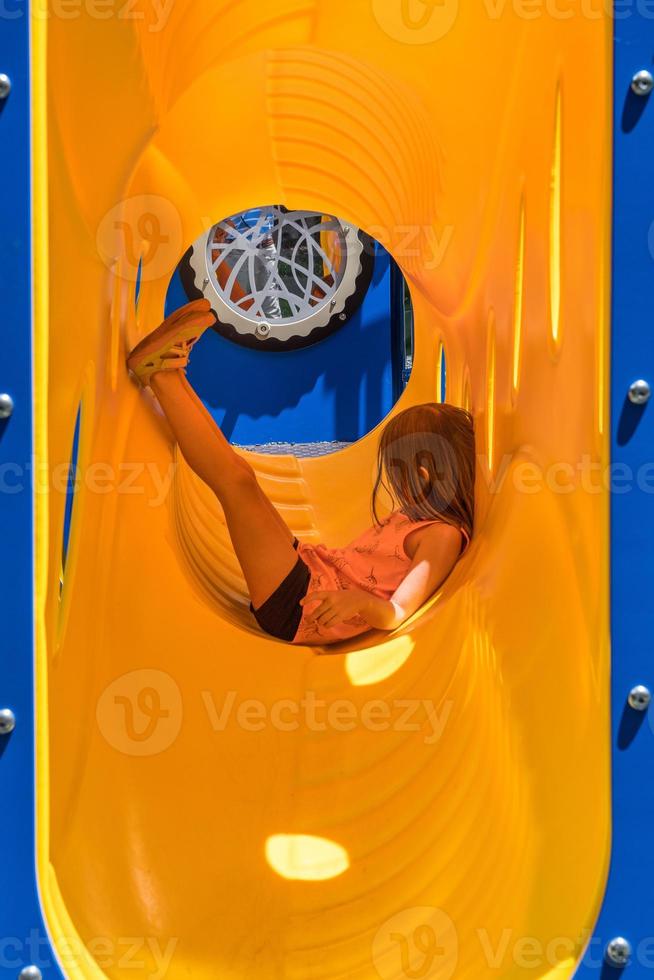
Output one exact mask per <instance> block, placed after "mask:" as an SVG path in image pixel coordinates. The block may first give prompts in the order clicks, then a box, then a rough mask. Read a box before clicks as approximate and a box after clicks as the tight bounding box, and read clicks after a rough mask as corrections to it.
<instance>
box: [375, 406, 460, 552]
mask: <svg viewBox="0 0 654 980" xmlns="http://www.w3.org/2000/svg"><path fill="white" fill-rule="evenodd" d="M421 470H422V472H421ZM380 489H384V490H385V491H386V493H387V494H388V495H389V497H390V498H391V501H392V503H393V505H394V506H395V507H396V508H397V509H399V510H401V511H402V512H403V513H404V514H406V515H407V517H409V518H411V520H414V521H424V520H434V519H436V520H441V521H444V522H445V523H446V524H452V525H453V526H454V527H459V528H462V529H463V530H465V531H466V533H467V534H468V536H469V537H472V529H473V523H474V495H475V433H474V425H473V421H472V416H471V414H470V412H466V411H465V410H464V409H462V408H456V407H455V406H454V405H445V404H439V403H436V402H426V403H425V404H424V405H413V406H412V407H411V408H407V409H405V410H404V411H403V412H399V414H398V415H395V416H394V417H393V418H392V419H391V420H390V422H388V423H387V425H386V427H385V428H384V431H383V432H382V434H381V438H380V440H379V449H378V451H377V478H376V480H375V486H374V489H373V492H372V513H373V517H374V520H375V523H376V524H379V523H381V522H380V519H379V515H378V510H377V501H378V495H379V491H380Z"/></svg>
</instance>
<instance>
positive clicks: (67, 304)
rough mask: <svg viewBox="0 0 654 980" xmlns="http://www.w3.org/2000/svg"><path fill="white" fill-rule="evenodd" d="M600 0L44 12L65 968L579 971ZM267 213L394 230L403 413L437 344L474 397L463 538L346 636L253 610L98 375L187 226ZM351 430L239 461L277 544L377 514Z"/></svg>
mask: <svg viewBox="0 0 654 980" xmlns="http://www.w3.org/2000/svg"><path fill="white" fill-rule="evenodd" d="M603 10H604V5H601V4H598V5H597V10H596V11H595V12H592V11H590V12H589V11H588V10H587V9H584V10H581V8H579V9H577V5H576V4H575V3H571V4H570V5H569V10H568V9H567V8H566V9H563V8H561V9H559V7H556V8H555V7H553V6H551V5H549V4H548V3H547V2H545V0H543V3H542V4H539V2H537V0H531V2H529V3H526V2H524V3H523V2H521V0H505V2H504V0H466V2H465V3H463V2H461V3H460V4H457V2H456V0H442V2H440V3H436V2H432V0H429V2H428V0H330V2H325V0H323V2H318V0H273V2H271V3H263V2H261V0H129V2H128V0H102V2H100V0H75V2H73V0H70V2H67V3H66V4H63V3H62V2H59V0H52V6H51V7H50V9H49V10H48V11H45V10H44V9H41V10H39V9H37V10H36V11H35V12H34V15H33V16H34V21H33V70H34V160H35V163H34V167H35V170H34V221H35V235H36V255H35V300H36V327H35V329H36V337H35V343H36V362H35V371H36V391H37V402H36V407H35V408H36V431H35V435H36V447H37V462H38V472H39V479H40V489H41V490H42V491H44V490H45V489H46V487H47V488H49V492H48V493H46V492H40V493H38V494H37V498H38V504H37V506H38V510H37V543H36V544H37V552H36V554H37V594H36V614H37V631H38V665H37V666H38V672H37V673H38V677H37V680H38V697H39V709H40V712H39V718H40V727H39V739H38V773H39V788H38V797H39V807H38V832H39V854H38V866H39V877H40V886H41V894H42V900H43V904H44V908H45V911H46V915H47V919H48V922H49V928H50V930H51V933H52V936H53V939H54V941H55V943H56V945H57V948H58V951H59V956H60V959H61V963H62V967H63V970H64V972H65V974H66V975H67V976H69V977H73V978H77V977H100V976H105V975H106V976H109V977H120V978H123V977H135V976H139V977H157V978H159V977H164V976H165V977H168V978H170V980H181V978H188V977H193V978H195V977H207V978H209V977H211V978H219V980H237V978H238V980H244V978H247V980H273V978H274V980H278V978H288V980H346V978H347V980H372V978H376V977H381V978H382V980H403V978H416V977H417V978H425V977H426V978H438V980H446V978H449V977H455V978H457V980H484V978H490V977H501V978H510V980H514V978H515V980H517V978H519V977H520V978H523V977H530V978H533V977H539V978H540V977H556V978H562V977H569V976H571V975H572V973H573V972H574V967H575V963H576V962H577V961H578V959H579V957H580V955H581V953H582V950H583V947H584V944H585V943H586V941H587V939H588V936H589V934H590V931H591V930H592V928H593V923H594V920H595V917H596V914H597V912H598V908H599V904H600V902H601V897H602V892H603V887H604V881H605V876H606V870H607V861H608V849H609V836H610V825H609V824H610V812H609V739H608V725H607V719H608V668H609V660H608V607H607V564H608V562H607V554H608V551H607V549H608V541H607V526H608V509H607V492H606V488H605V487H604V485H603V483H602V473H601V470H602V466H603V465H604V464H605V463H606V460H607V429H606V425H607V376H608V363H607V319H608V266H609V205H610V201H609V190H610V146H611V132H610V126H611V122H610V105H611V99H610V91H609V89H610V71H611V64H610V25H609V18H608V15H607V14H605V13H603V12H602V11H603ZM567 13H572V14H573V16H569V17H568V16H567ZM591 14H592V15H591ZM270 201H275V202H280V203H283V204H284V205H286V206H287V207H288V208H291V209H295V208H302V209H310V210H314V211H318V212H324V213H328V214H335V215H337V216H338V217H339V218H342V219H345V220H347V221H350V222H352V223H353V224H355V225H357V226H360V227H361V228H363V229H365V230H366V231H367V232H369V233H370V234H372V235H374V236H375V237H376V238H377V239H378V240H380V241H381V242H382V243H383V244H384V245H386V247H387V248H388V249H389V250H390V251H391V253H392V254H393V255H394V256H395V258H396V259H397V261H398V262H399V264H400V266H401V268H402V270H403V272H404V274H405V276H406V279H407V281H408V283H409V286H410V290H411V296H412V300H413V305H414V311H415V331H416V341H415V343H416V357H415V367H414V370H413V374H412V377H411V381H410V383H409V385H408V387H407V389H406V391H405V392H404V394H403V396H402V398H401V399H400V401H399V403H398V408H403V407H405V406H407V405H410V404H413V403H416V402H421V401H432V400H434V399H435V398H437V397H438V394H439V393H438V380H437V379H438V377H439V375H440V361H441V358H442V357H445V358H446V362H447V397H448V400H449V401H451V402H454V403H455V404H460V405H467V406H469V407H471V408H472V410H473V412H474V415H475V419H476V426H477V437H478V451H479V466H478V469H479V484H478V501H479V505H478V514H477V532H476V536H475V538H474V541H473V545H472V547H471V548H470V550H469V552H468V553H467V554H466V556H465V557H464V559H463V560H462V561H461V562H460V564H459V565H458V566H457V568H456V570H455V572H454V574H453V575H452V576H451V578H450V580H449V581H448V582H447V584H446V585H445V587H444V588H443V589H442V591H441V592H440V594H438V595H437V596H436V597H435V598H434V599H433V600H432V601H431V602H430V603H429V604H428V607H427V608H426V609H423V610H422V611H421V612H420V613H418V614H417V615H416V616H415V617H414V619H413V621H411V622H410V623H408V624H407V625H406V626H405V627H403V628H402V629H400V630H399V631H398V632H397V633H396V634H394V635H390V636H389V635H369V636H367V637H363V638H362V639H361V640H360V642H359V643H358V644H357V645H356V646H352V647H349V648H346V649H331V650H325V651H323V650H320V649H315V648H313V649H311V648H302V647H300V648H293V647H290V646H288V645H285V644H283V643H279V642H276V641H274V640H272V639H271V638H268V637H266V636H264V635H262V634H261V633H260V632H259V631H258V630H257V629H256V628H255V626H254V624H253V621H252V620H251V618H250V616H249V614H248V612H247V607H246V604H245V603H246V600H245V592H244V587H243V581H242V578H241V576H240V574H239V570H238V566H237V564H236V562H235V560H234V556H233V553H232V551H231V549H230V546H229V540H228V537H227V535H226V533H225V528H224V524H223V521H222V516H221V513H220V510H219V507H218V506H217V504H216V503H215V502H214V500H213V499H212V497H211V495H210V494H209V493H208V491H207V490H206V488H205V487H203V486H202V485H200V484H199V483H198V481H197V479H196V478H195V477H194V476H193V475H192V474H191V473H189V471H188V470H187V469H186V468H185V466H184V464H183V461H181V460H177V463H178V465H177V466H176V467H175V465H174V464H175V462H176V460H175V448H174V446H173V444H172V442H171V438H170V435H169V432H168V430H167V428H166V425H165V423H164V421H163V418H162V417H161V415H160V414H159V413H158V412H157V409H156V406H154V404H153V402H152V401H151V400H150V399H149V396H148V395H147V394H145V393H143V392H141V391H139V390H138V389H137V388H136V386H135V385H134V383H133V382H132V381H131V380H130V379H129V378H128V376H127V374H126V371H125V368H124V357H125V351H126V349H128V348H129V347H130V346H131V345H132V344H134V343H135V342H136V341H137V340H138V339H139V338H140V337H142V336H143V335H144V334H145V333H146V332H147V331H148V330H150V329H151V328H152V327H153V326H155V325H156V324H157V322H158V321H159V320H160V319H161V317H162V314H163V304H164V297H165V294H166V289H167V286H168V282H169V279H170V276H171V274H172V272H173V270H174V268H175V265H176V263H177V262H178V261H179V259H180V258H181V256H182V254H183V253H184V251H185V250H186V248H187V247H188V246H189V244H190V243H191V242H193V241H194V240H195V239H196V238H197V237H198V235H200V234H201V233H202V232H203V231H206V230H208V228H209V227H211V225H212V224H213V223H214V222H215V221H218V220H220V219H222V218H223V217H225V216H226V215H230V214H234V213H236V212H238V211H242V210H244V209H247V208H250V207H254V206H258V205H263V204H267V203H269V202H270ZM139 262H140V263H141V283H140V295H139V301H138V307H137V308H136V307H135V289H136V279H137V268H138V266H139ZM198 356H199V354H198ZM247 383H248V379H247V378H244V379H243V384H244V385H247ZM78 410H79V411H80V412H81V430H80V432H81V434H80V447H79V464H80V471H79V479H78V486H77V490H76V493H75V495H74V504H73V516H72V532H71V538H70V543H69V547H68V551H67V556H66V561H65V567H64V568H63V571H62V540H63V526H64V512H65V505H66V494H65V493H64V492H62V490H63V486H62V485H65V474H66V471H67V467H68V464H69V462H70V459H71V452H72V450H71V447H72V443H73V433H74V429H75V423H76V418H77V413H78ZM377 437H378V431H373V432H371V433H370V434H369V435H368V436H366V437H365V438H363V439H361V440H360V441H359V442H358V443H356V444H355V445H353V446H352V447H351V448H348V449H346V450H344V451H342V452H339V453H337V454H335V455H332V456H328V457H323V458H315V459H303V460H296V459H294V458H291V457H282V456H279V457H264V456H254V457H253V460H254V464H255V466H256V468H257V470H258V472H259V474H260V478H261V482H262V484H263V486H264V487H265V488H266V490H267V491H268V492H269V493H270V495H271V497H272V499H273V500H274V502H275V504H276V505H277V506H278V507H279V509H280V511H281V512H282V514H283V515H284V517H285V519H286V520H287V521H288V523H289V525H290V526H291V527H292V529H293V530H294V531H295V532H296V533H297V534H298V536H300V537H302V538H304V539H307V540H324V541H325V542H326V543H328V544H339V543H343V542H345V541H347V540H349V539H350V538H351V537H353V536H354V535H355V534H357V533H358V532H360V531H361V530H362V529H363V528H364V527H365V526H366V525H367V523H368V521H369V492H370V487H371V475H372V468H373V461H374V452H375V447H376V441H377Z"/></svg>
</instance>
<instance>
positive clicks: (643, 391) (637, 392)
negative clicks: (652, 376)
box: [629, 378, 652, 405]
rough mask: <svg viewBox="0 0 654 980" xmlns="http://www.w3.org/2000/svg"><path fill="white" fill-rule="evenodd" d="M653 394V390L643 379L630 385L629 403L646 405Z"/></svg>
mask: <svg viewBox="0 0 654 980" xmlns="http://www.w3.org/2000/svg"><path fill="white" fill-rule="evenodd" d="M651 394H652V389H651V388H650V386H649V385H648V383H647V381H643V379H642V378H639V380H638V381H634V382H633V383H632V384H630V385H629V401H630V402H633V404H634V405H644V404H645V402H646V401H648V399H649V396H650V395H651Z"/></svg>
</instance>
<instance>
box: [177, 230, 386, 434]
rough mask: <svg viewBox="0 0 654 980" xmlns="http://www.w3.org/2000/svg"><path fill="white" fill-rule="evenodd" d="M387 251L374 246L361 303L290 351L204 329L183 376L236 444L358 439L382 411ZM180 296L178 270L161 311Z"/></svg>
mask: <svg viewBox="0 0 654 980" xmlns="http://www.w3.org/2000/svg"><path fill="white" fill-rule="evenodd" d="M390 265H391V263H390V258H389V256H388V253H387V252H386V251H385V250H384V249H383V248H382V247H381V246H380V245H377V247H376V255H375V272H374V276H373V281H372V283H371V286H370V288H369V290H368V292H367V294H366V297H365V299H364V301H363V304H362V305H361V307H360V308H359V310H358V311H357V312H356V313H355V315H354V316H353V317H352V318H351V319H350V320H349V321H348V322H347V323H346V324H345V325H344V326H343V327H342V328H341V329H340V330H338V331H337V332H336V333H334V334H332V335H331V336H329V337H327V338H326V339H325V340H323V341H320V342H319V343H317V344H314V345H313V346H312V347H306V348H304V349H302V350H293V351H288V352H286V351H257V350H252V349H250V348H246V347H240V346H238V345H237V344H234V343H232V342H231V341H229V340H225V339H224V338H223V337H221V336H219V335H218V334H217V333H216V332H215V331H213V330H209V331H207V333H206V334H205V335H204V336H203V338H202V340H201V341H200V342H199V344H198V346H197V347H196V349H195V351H194V355H193V357H192V359H191V364H190V366H189V372H188V377H189V381H190V382H191V383H192V384H193V386H194V387H195V388H196V390H197V391H198V393H199V395H200V396H201V397H202V399H203V401H204V402H205V404H206V405H207V407H208V408H209V410H210V411H211V412H212V414H213V415H214V417H215V419H216V421H217V422H218V423H219V425H220V426H221V428H222V430H223V432H224V433H225V435H226V436H227V437H228V438H229V439H231V440H232V441H233V442H235V443H239V444H241V445H247V444H252V443H265V442H314V441H323V440H324V441H330V442H331V441H340V440H342V441H345V442H350V441H354V440H356V439H359V438H360V437H361V436H363V435H365V433H366V432H368V431H369V430H370V429H371V428H373V427H374V426H375V425H376V424H377V423H378V422H379V421H380V420H381V419H383V418H384V416H385V415H387V414H388V412H389V411H390V409H391V408H392V406H393V403H394V401H395V399H394V396H393V352H392V342H391V313H390V302H391V286H390V281H391V274H390ZM185 302H187V298H186V294H185V293H184V289H183V286H182V284H181V281H180V280H179V277H178V276H177V275H176V276H175V277H174V279H173V281H172V283H171V286H170V289H169V291H168V295H167V298H166V313H169V312H170V311H171V310H173V309H175V308H176V307H178V306H181V305H182V304H183V303H185Z"/></svg>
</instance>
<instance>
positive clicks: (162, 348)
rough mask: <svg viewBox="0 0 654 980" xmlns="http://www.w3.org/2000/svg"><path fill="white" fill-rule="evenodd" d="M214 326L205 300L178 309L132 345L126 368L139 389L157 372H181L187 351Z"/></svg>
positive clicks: (186, 357)
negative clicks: (136, 380) (136, 381)
mask: <svg viewBox="0 0 654 980" xmlns="http://www.w3.org/2000/svg"><path fill="white" fill-rule="evenodd" d="M215 322H216V318H215V316H214V314H213V313H212V312H211V303H210V302H209V300H208V299H196V300H194V301H193V302H192V303H187V304H186V305H185V306H180V308H179V309H178V310H175V312H174V313H171V314H170V316H167V317H166V319H165V320H164V321H163V323H161V324H160V325H159V326H158V327H157V328H156V330H153V331H152V332H151V333H149V334H148V335H147V337H144V338H143V340H141V341H140V342H139V343H138V344H137V345H136V347H135V348H134V349H133V350H132V352H131V353H130V354H129V356H128V358H127V367H128V368H129V370H130V371H131V372H132V374H134V375H135V376H136V378H137V379H138V381H139V383H140V384H142V385H143V387H146V386H147V385H149V384H150V378H151V377H152V375H153V374H155V373H156V372H157V371H179V370H181V369H183V368H185V367H186V365H187V364H188V359H189V355H190V353H191V348H192V347H193V345H194V344H195V343H196V341H198V340H199V339H200V337H201V336H202V334H203V333H204V331H205V330H206V329H207V327H210V326H211V325H212V324H213V323H215Z"/></svg>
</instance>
